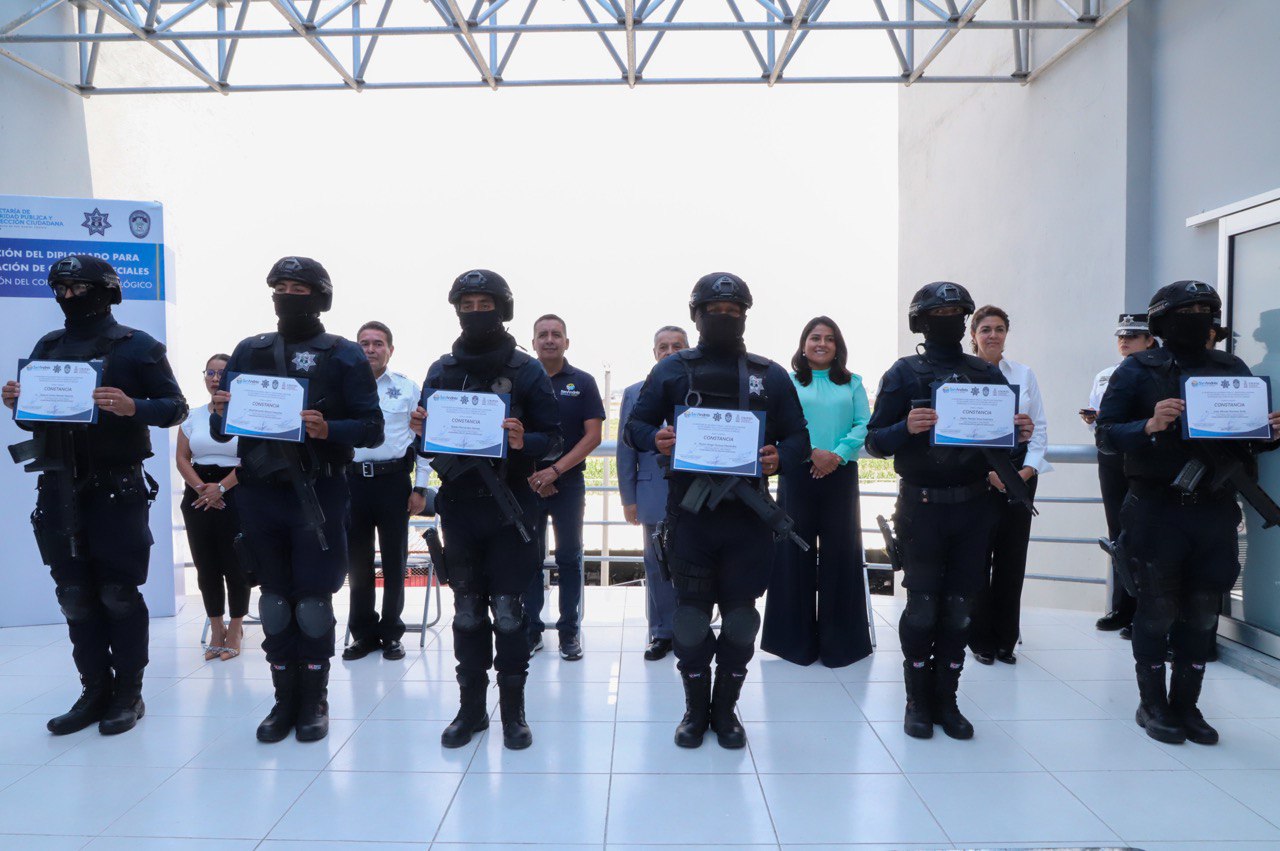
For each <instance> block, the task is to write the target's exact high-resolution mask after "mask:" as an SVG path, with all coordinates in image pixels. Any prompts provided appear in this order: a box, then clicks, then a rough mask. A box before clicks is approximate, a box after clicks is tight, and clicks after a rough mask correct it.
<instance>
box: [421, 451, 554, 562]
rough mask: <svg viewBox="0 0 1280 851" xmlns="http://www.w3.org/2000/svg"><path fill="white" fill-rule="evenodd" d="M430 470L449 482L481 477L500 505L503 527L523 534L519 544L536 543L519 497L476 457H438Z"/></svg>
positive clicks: (488, 465)
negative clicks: (472, 474) (527, 525)
mask: <svg viewBox="0 0 1280 851" xmlns="http://www.w3.org/2000/svg"><path fill="white" fill-rule="evenodd" d="M431 468H432V469H433V470H435V471H436V472H437V473H439V474H440V479H441V480H442V481H446V482H448V481H452V480H454V479H458V478H460V477H462V476H465V475H466V474H467V473H476V474H478V475H479V476H480V481H481V482H483V483H484V486H485V488H486V489H487V490H488V491H489V495H490V496H491V497H493V501H494V502H496V503H497V505H498V510H499V511H500V512H502V522H503V524H504V525H506V526H515V527H516V531H517V532H519V533H520V540H522V541H524V542H525V543H526V544H527V543H529V542H530V541H532V540H533V538H531V537H530V536H529V530H528V529H526V528H525V526H524V512H523V510H521V508H520V503H519V502H518V501H517V500H516V495H515V494H514V493H512V492H511V488H510V487H508V486H507V483H506V482H504V481H503V480H502V479H501V478H499V477H498V473H497V471H496V470H495V469H494V468H493V465H492V464H490V463H489V462H488V461H487V460H485V459H484V458H477V457H476V456H474V455H436V456H435V457H433V458H432V459H431Z"/></svg>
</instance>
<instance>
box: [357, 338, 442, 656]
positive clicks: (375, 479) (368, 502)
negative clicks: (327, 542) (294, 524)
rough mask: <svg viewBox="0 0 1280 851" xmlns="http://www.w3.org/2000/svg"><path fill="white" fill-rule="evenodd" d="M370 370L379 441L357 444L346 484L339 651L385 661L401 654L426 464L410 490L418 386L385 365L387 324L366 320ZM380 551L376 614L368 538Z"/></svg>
mask: <svg viewBox="0 0 1280 851" xmlns="http://www.w3.org/2000/svg"><path fill="white" fill-rule="evenodd" d="M356 342H357V343H359V344H360V348H362V349H364V354H365V357H367V358H368V359H369V366H370V367H372V368H373V375H374V378H375V379H377V385H378V404H379V405H380V406H381V408H382V416H383V419H384V420H385V423H386V425H385V432H384V439H383V441H382V445H381V446H378V447H376V448H374V449H357V450H356V454H355V458H354V460H353V461H352V462H351V466H350V467H349V468H348V469H347V481H348V482H349V483H350V486H351V526H350V529H349V530H348V531H347V552H348V556H349V561H350V571H351V573H350V581H351V615H350V620H349V621H348V623H349V625H350V627H351V638H352V641H351V645H350V646H349V647H347V649H345V650H343V651H342V658H343V659H346V660H352V659H363V658H364V657H365V656H368V655H369V654H370V653H373V652H374V651H376V650H381V651H382V655H383V657H384V658H386V659H393V660H394V659H403V658H404V645H403V644H402V643H401V642H400V639H401V638H402V637H403V636H404V621H403V620H402V619H401V617H400V615H401V613H402V612H403V611H404V570H405V563H406V562H407V560H408V557H409V517H410V516H411V515H416V514H421V513H422V510H423V508H424V507H425V506H426V494H427V490H426V485H427V477H428V476H429V475H430V474H431V470H430V468H429V467H428V466H427V465H426V464H422V465H419V466H418V470H417V475H416V482H415V483H416V487H412V488H411V487H410V478H409V473H410V471H412V470H413V467H414V459H415V457H416V453H415V452H414V451H413V449H412V444H413V440H414V434H413V432H411V431H410V430H409V414H410V413H412V412H413V410H414V408H416V407H417V405H418V398H419V397H420V396H421V395H422V392H421V390H420V389H419V388H418V385H417V384H415V383H414V382H413V381H412V380H411V379H409V378H406V377H405V376H403V375H401V374H400V373H398V372H391V371H390V370H388V369H387V364H388V363H389V362H390V360H391V355H392V353H393V352H394V351H395V347H394V346H393V345H392V337H391V329H390V328H388V327H387V326H386V325H384V324H383V323H381V322H366V323H365V324H364V325H362V326H361V327H360V332H359V334H357V335H356ZM375 532H376V533H377V535H378V549H379V551H380V552H381V553H382V613H381V617H379V613H378V611H377V609H376V608H375V605H374V604H375V600H376V595H375V589H374V570H373V536H374V533H375Z"/></svg>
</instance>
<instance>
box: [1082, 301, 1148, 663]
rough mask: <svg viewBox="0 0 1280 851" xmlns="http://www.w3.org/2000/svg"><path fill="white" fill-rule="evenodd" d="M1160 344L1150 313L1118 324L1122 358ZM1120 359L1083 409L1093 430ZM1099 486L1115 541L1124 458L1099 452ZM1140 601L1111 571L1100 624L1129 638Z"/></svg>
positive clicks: (1098, 380)
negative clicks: (1149, 324)
mask: <svg viewBox="0 0 1280 851" xmlns="http://www.w3.org/2000/svg"><path fill="white" fill-rule="evenodd" d="M1155 345H1156V340H1155V338H1154V337H1152V336H1151V331H1150V329H1149V328H1148V327H1147V314H1145V313H1122V314H1120V318H1119V320H1117V323H1116V348H1117V349H1118V350H1119V351H1120V361H1123V360H1124V359H1125V358H1127V357H1128V356H1129V355H1131V354H1133V353H1134V352H1145V351H1146V350H1147V349H1150V348H1152V347H1153V346H1155ZM1119 365H1120V364H1119V362H1117V363H1115V364H1113V365H1111V366H1109V367H1107V368H1106V369H1104V370H1102V371H1101V372H1099V373H1098V374H1097V375H1096V376H1095V377H1094V379H1093V388H1092V389H1091V390H1090V391H1089V407H1087V408H1082V409H1080V419H1082V420H1084V422H1085V425H1087V426H1088V427H1089V431H1090V432H1092V431H1093V430H1094V421H1095V420H1097V418H1098V406H1100V405H1101V404H1102V395H1103V394H1104V393H1106V392H1107V383H1108V382H1109V381H1110V380H1111V373H1113V372H1115V370H1116V367H1117V366H1119ZM1098 485H1099V487H1100V488H1101V490H1102V510H1103V511H1104V512H1105V514H1106V517H1107V540H1108V541H1114V540H1115V539H1116V538H1118V537H1120V503H1122V502H1123V501H1124V495H1125V494H1126V493H1127V492H1128V490H1129V481H1128V479H1126V478H1125V476H1124V457H1123V456H1120V455H1107V454H1105V453H1103V452H1099V453H1098ZM1137 606H1138V601H1137V600H1135V599H1134V598H1133V596H1132V595H1131V594H1130V593H1129V592H1128V591H1126V590H1125V589H1124V583H1122V582H1121V581H1120V577H1118V576H1117V575H1116V572H1115V568H1114V567H1113V568H1112V570H1111V608H1110V609H1109V610H1108V611H1107V613H1106V614H1105V615H1103V616H1102V617H1100V618H1098V623H1097V627H1098V629H1100V630H1103V631H1104V632H1113V631H1115V630H1119V631H1120V637H1121V638H1129V637H1130V635H1131V634H1132V631H1133V628H1132V623H1133V613H1134V610H1135V609H1136V608H1137Z"/></svg>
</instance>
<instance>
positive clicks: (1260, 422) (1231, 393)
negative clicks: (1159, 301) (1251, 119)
mask: <svg viewBox="0 0 1280 851" xmlns="http://www.w3.org/2000/svg"><path fill="white" fill-rule="evenodd" d="M24 392H25V391H24ZM1182 401H1184V402H1186V404H1187V410H1186V412H1185V414H1184V415H1183V416H1182V436H1183V437H1185V438H1187V439H1188V440H1270V439H1271V425H1270V422H1269V418H1270V415H1271V381H1270V379H1268V378H1267V376H1265V375H1187V376H1184V377H1183V379H1182Z"/></svg>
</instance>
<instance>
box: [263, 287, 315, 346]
mask: <svg viewBox="0 0 1280 851" xmlns="http://www.w3.org/2000/svg"><path fill="white" fill-rule="evenodd" d="M271 302H272V304H274V305H275V309H276V329H277V330H278V331H279V332H280V336H282V337H284V339H285V342H286V343H300V342H302V341H303V340H310V339H311V338H312V337H314V336H316V335H317V334H321V333H323V332H324V325H323V324H322V323H321V322H320V305H321V303H322V297H321V296H320V295H319V294H317V293H307V294H306V295H290V294H289V293H272V294H271Z"/></svg>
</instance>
